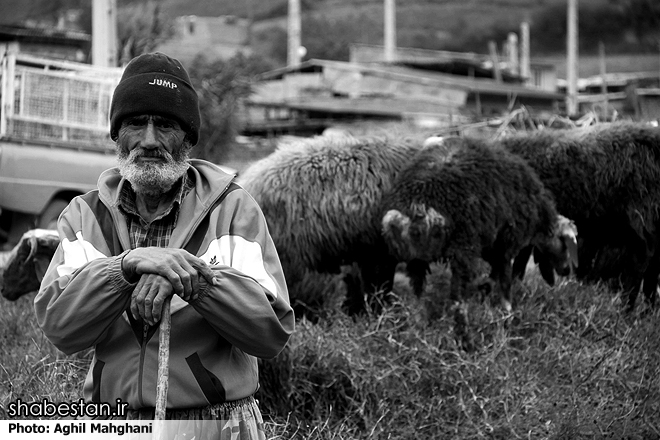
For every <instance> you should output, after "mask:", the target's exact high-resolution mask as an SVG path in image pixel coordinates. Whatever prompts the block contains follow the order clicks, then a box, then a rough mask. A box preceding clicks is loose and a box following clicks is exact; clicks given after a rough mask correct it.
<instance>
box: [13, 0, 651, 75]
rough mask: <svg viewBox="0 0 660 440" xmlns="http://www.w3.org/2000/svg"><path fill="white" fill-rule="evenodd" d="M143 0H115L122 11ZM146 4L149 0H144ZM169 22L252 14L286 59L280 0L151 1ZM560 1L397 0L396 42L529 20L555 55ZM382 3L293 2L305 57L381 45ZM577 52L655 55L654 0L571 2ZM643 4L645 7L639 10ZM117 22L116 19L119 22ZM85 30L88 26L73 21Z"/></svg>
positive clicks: (482, 43)
mask: <svg viewBox="0 0 660 440" xmlns="http://www.w3.org/2000/svg"><path fill="white" fill-rule="evenodd" d="M148 1H149V0H117V5H118V8H119V9H120V10H121V8H125V7H127V6H129V5H132V4H136V3H146V2H148ZM151 1H152V2H153V0H151ZM90 4H91V2H89V1H88V0H57V1H54V0H0V10H1V11H2V12H3V13H2V14H0V23H24V22H25V21H26V20H27V19H31V20H40V21H42V22H43V21H48V20H49V18H50V22H51V23H53V24H54V22H55V21H56V20H55V17H56V16H57V15H58V11H61V10H64V9H72V8H73V9H75V8H78V9H80V10H82V11H83V13H82V14H80V17H81V20H91V18H90V17H91V14H90V13H89V12H90V10H89V8H90ZM155 4H157V5H158V7H159V10H160V12H161V13H162V14H163V15H164V16H166V17H167V18H169V19H174V18H175V17H178V16H182V15H198V16H220V15H236V16H239V17H244V18H252V19H253V20H254V26H253V40H252V42H253V47H254V48H255V51H256V53H258V54H261V55H264V56H266V57H268V58H270V59H272V60H274V61H275V62H276V64H277V63H282V62H284V61H285V60H286V24H287V10H288V0H271V1H268V2H260V1H257V0H223V1H218V0H196V1H194V2H191V1H189V0H159V1H158V2H155ZM566 4H567V0H407V1H402V0H399V1H398V2H396V21H397V45H398V46H400V47H415V48H422V49H433V50H451V51H461V52H477V53H487V52H488V42H489V41H491V40H493V41H496V42H498V43H502V42H503V41H504V40H505V39H506V37H507V34H508V33H509V32H516V33H517V32H519V29H520V24H521V23H522V22H523V21H526V22H528V23H529V25H530V32H531V35H530V36H531V48H530V49H531V53H532V56H533V57H539V56H548V55H563V54H564V53H565V46H566V43H565V39H566ZM383 5H384V1H383V0H301V10H302V14H303V18H302V32H301V34H302V35H301V36H302V44H303V46H305V47H306V49H307V58H323V59H337V60H347V59H348V48H349V45H350V44H351V43H365V44H382V41H383V15H384V13H383ZM579 8H580V12H579V27H580V29H579V39H580V54H581V55H583V54H584V55H588V54H592V55H593V54H596V53H597V50H598V44H599V42H601V41H602V42H604V43H605V47H606V51H607V53H608V54H634V53H657V48H658V43H659V39H660V36H659V35H658V31H657V29H658V28H660V2H656V3H648V2H645V0H607V1H603V0H579ZM644 8H646V9H644ZM120 26H121V24H120ZM80 27H81V28H83V29H88V28H91V23H89V24H87V25H85V24H84V23H83V24H81V25H80Z"/></svg>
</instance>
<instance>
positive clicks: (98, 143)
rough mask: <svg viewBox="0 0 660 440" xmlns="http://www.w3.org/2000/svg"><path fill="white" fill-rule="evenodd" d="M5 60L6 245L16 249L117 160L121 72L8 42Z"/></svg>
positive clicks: (1, 161) (1, 135)
mask: <svg viewBox="0 0 660 440" xmlns="http://www.w3.org/2000/svg"><path fill="white" fill-rule="evenodd" d="M0 50H2V47H1V46H0ZM1 62H2V64H1V68H0V75H1V79H2V89H1V90H0V101H1V102H0V210H1V212H0V244H1V245H2V247H4V248H11V247H12V246H13V245H14V244H16V243H17V242H18V240H19V239H20V237H21V236H22V234H23V233H24V232H25V231H27V230H29V229H34V228H45V229H52V228H54V226H55V223H56V221H57V218H58V216H59V214H60V213H61V211H62V210H63V209H64V207H65V206H66V205H67V204H68V203H69V201H70V200H71V199H72V198H73V197H75V196H76V195H79V194H84V193H86V192H87V191H90V190H92V189H94V188H96V182H97V180H98V177H99V175H100V174H101V173H102V172H103V171H104V170H106V169H108V168H111V167H113V166H115V164H116V159H115V154H114V144H113V142H112V141H111V140H110V136H109V121H108V114H109V110H110V101H111V99H112V93H113V91H114V88H115V87H116V85H117V83H118V82H119V79H120V77H121V72H122V70H121V69H119V68H98V67H93V66H90V65H87V64H81V63H73V62H68V61H58V60H50V59H44V58H37V57H33V56H29V55H26V54H20V53H15V52H12V51H11V50H7V49H6V48H5V50H4V53H2V59H1Z"/></svg>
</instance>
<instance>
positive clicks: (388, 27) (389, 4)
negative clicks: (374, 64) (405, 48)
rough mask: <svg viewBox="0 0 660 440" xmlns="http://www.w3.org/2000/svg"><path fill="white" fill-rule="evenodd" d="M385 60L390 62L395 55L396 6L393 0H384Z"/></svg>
mask: <svg viewBox="0 0 660 440" xmlns="http://www.w3.org/2000/svg"><path fill="white" fill-rule="evenodd" d="M384 28H385V35H384V40H385V62H388V63H391V62H393V61H394V59H395V57H396V55H395V52H396V6H395V5H394V0H385V26H384Z"/></svg>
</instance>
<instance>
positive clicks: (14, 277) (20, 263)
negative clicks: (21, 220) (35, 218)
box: [0, 229, 59, 301]
mask: <svg viewBox="0 0 660 440" xmlns="http://www.w3.org/2000/svg"><path fill="white" fill-rule="evenodd" d="M58 244H59V235H58V234H57V231H55V230H50V229H32V230H29V231H27V232H26V233H25V234H23V236H22V237H21V239H20V240H19V242H18V244H16V246H14V248H13V249H12V250H11V251H9V252H6V253H3V254H2V255H1V256H0V257H1V258H0V272H1V276H0V279H1V280H2V283H1V287H2V296H3V297H4V298H6V299H8V300H10V301H15V300H17V299H18V298H20V297H21V296H23V295H25V294H28V293H30V292H34V291H36V290H38V289H39V284H40V283H41V279H42V278H43V276H44V274H45V273H46V269H48V265H49V264H50V260H51V259H52V258H53V254H54V253H55V249H56V248H57V246H58Z"/></svg>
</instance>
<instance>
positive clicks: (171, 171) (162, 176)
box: [117, 148, 189, 196]
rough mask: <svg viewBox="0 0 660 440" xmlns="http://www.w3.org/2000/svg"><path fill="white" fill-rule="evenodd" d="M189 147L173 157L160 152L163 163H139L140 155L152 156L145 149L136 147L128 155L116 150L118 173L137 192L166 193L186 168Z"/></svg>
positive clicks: (150, 194)
mask: <svg viewBox="0 0 660 440" xmlns="http://www.w3.org/2000/svg"><path fill="white" fill-rule="evenodd" d="M188 152H189V149H185V148H184V150H182V151H181V152H180V153H179V154H178V155H177V158H176V159H175V158H174V157H173V156H172V154H170V153H168V152H163V153H162V154H160V156H162V157H163V158H165V160H166V161H165V163H158V164H157V163H152V162H145V163H141V162H139V161H138V158H139V157H140V156H154V154H153V153H151V154H150V153H145V150H143V149H141V148H136V149H134V150H132V151H131V152H130V153H128V155H127V154H126V153H125V152H122V151H118V153H119V154H118V155H117V162H118V164H119V173H120V174H121V175H122V176H123V177H124V178H125V179H126V180H128V181H129V182H130V183H131V185H132V186H133V190H134V191H135V192H136V193H138V194H144V195H147V196H155V195H159V194H163V193H166V192H167V191H169V190H170V189H171V188H172V185H174V183H175V182H176V181H177V180H179V179H180V178H181V176H183V174H184V173H185V172H186V171H187V170H188V166H189V165H188Z"/></svg>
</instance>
